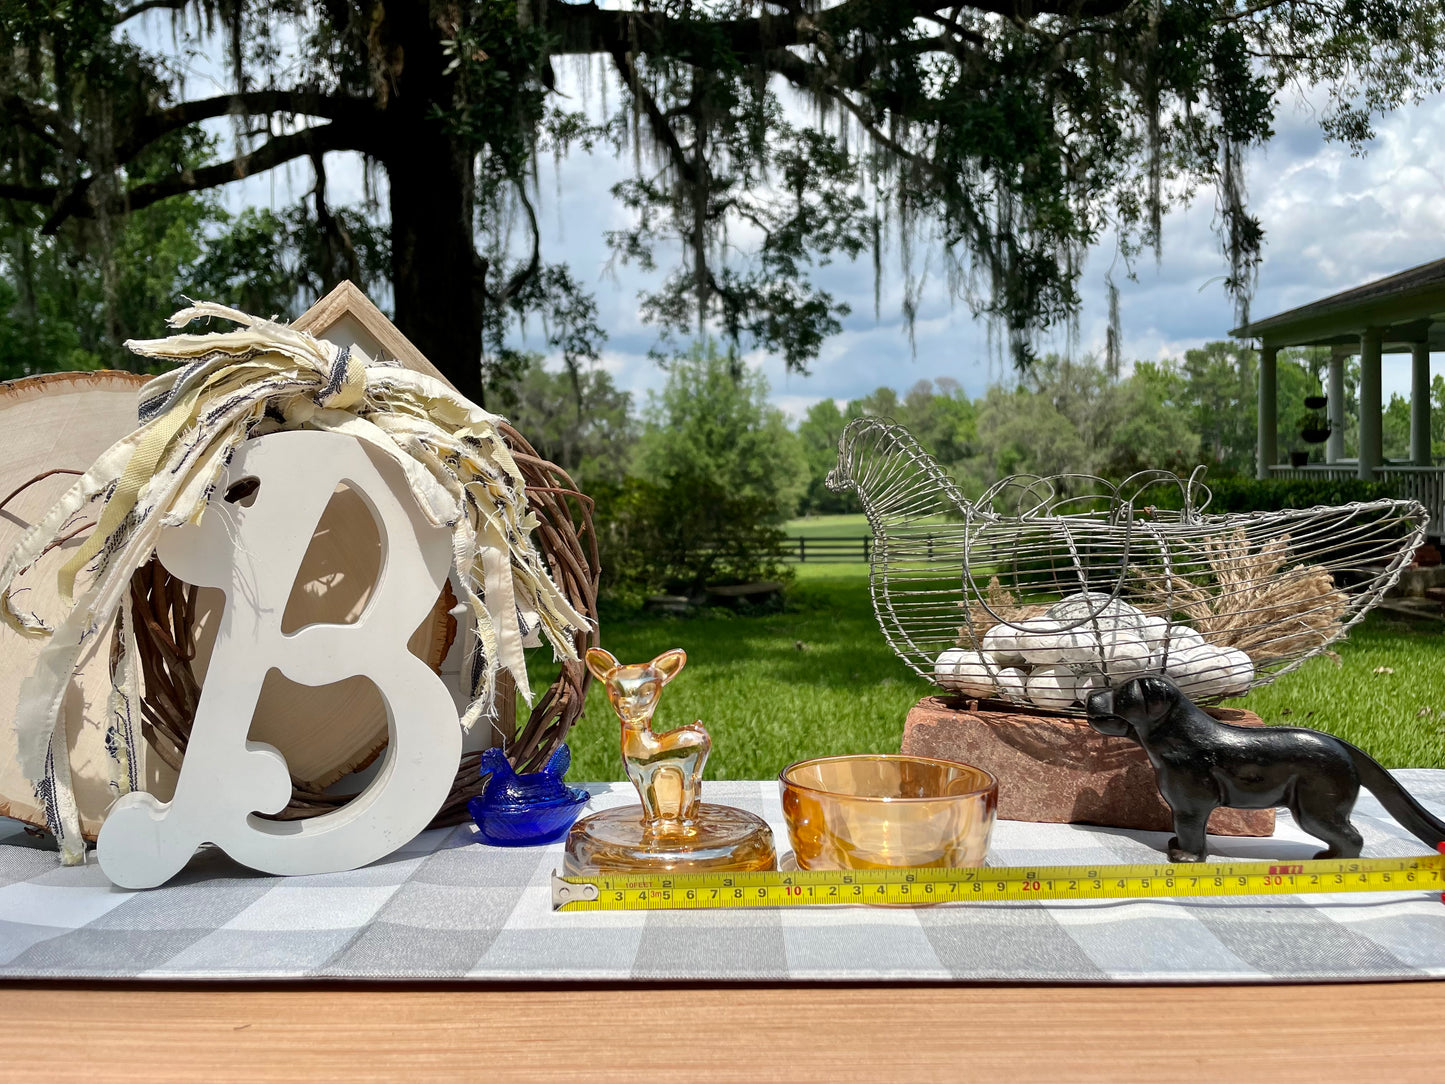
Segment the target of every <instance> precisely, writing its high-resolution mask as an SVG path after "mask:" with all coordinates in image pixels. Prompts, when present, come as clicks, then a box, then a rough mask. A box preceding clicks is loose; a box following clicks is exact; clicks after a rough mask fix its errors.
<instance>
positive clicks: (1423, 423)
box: [1410, 342, 1430, 467]
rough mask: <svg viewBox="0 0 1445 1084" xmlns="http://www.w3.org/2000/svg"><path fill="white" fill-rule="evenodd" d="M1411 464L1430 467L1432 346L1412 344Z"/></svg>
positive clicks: (1426, 343) (1424, 343) (1425, 343)
mask: <svg viewBox="0 0 1445 1084" xmlns="http://www.w3.org/2000/svg"><path fill="white" fill-rule="evenodd" d="M1410 462H1411V463H1413V464H1415V466H1417V467H1428V466H1429V465H1430V344H1429V343H1428V342H1423V343H1411V344H1410Z"/></svg>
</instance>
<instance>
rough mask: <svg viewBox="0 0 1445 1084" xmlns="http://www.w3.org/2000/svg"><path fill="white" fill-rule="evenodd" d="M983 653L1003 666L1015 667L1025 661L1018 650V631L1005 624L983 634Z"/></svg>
mask: <svg viewBox="0 0 1445 1084" xmlns="http://www.w3.org/2000/svg"><path fill="white" fill-rule="evenodd" d="M982 646H983V653H984V654H985V655H992V656H993V659H994V661H995V662H997V663H999V664H1000V665H1001V666H1015V665H1017V664H1018V663H1021V662H1023V661H1024V657H1023V655H1021V654H1020V653H1019V649H1018V630H1017V629H1015V628H1014V627H1013V626H1011V625H1009V624H1007V623H1003V624H998V625H995V626H993V628H991V629H989V630H988V631H987V632H985V633H984V634H983V645H982Z"/></svg>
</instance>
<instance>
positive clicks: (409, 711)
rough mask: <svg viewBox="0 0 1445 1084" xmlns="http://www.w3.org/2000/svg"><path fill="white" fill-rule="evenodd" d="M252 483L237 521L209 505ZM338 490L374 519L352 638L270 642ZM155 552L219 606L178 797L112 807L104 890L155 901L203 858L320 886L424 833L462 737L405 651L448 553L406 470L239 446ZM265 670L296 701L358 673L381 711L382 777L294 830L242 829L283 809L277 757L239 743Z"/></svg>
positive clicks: (349, 446)
mask: <svg viewBox="0 0 1445 1084" xmlns="http://www.w3.org/2000/svg"><path fill="white" fill-rule="evenodd" d="M252 478H253V479H256V480H257V481H259V483H260V487H259V489H257V491H256V496H255V500H254V502H252V503H250V504H249V506H244V505H242V504H240V503H235V504H231V503H227V502H225V501H223V500H222V499H221V497H220V495H221V494H224V493H225V492H226V491H227V490H228V489H229V488H230V487H231V486H233V485H235V484H236V483H237V482H240V481H242V480H244V479H252ZM340 482H345V483H346V484H347V485H348V486H349V487H350V488H351V489H353V490H355V491H356V492H357V493H358V494H359V495H360V496H361V497H362V499H363V500H364V501H365V502H366V504H367V505H368V506H369V507H370V509H371V512H372V514H373V516H374V517H375V518H376V521H377V526H378V528H379V533H380V535H381V539H382V562H381V573H380V577H379V580H378V582H377V584H376V587H375V589H374V590H373V592H372V595H371V598H370V600H369V601H368V603H367V606H366V609H365V611H364V612H363V613H362V614H361V616H360V618H359V619H358V620H357V621H356V622H355V623H353V624H346V625H337V624H314V625H308V626H306V627H305V628H302V629H298V630H297V631H295V632H293V633H290V634H287V633H283V632H282V631H281V617H282V614H283V613H284V612H285V610H286V602H287V600H288V599H289V598H290V595H291V589H292V585H293V584H294V583H295V580H296V576H297V573H298V571H299V569H300V565H301V560H302V558H303V556H304V555H305V553H306V549H307V546H308V545H309V543H310V540H311V536H312V533H313V532H314V530H315V528H316V524H317V522H318V521H319V520H320V518H321V514H322V512H324V511H325V509H326V505H327V504H328V503H329V502H330V500H331V495H332V493H333V492H334V491H335V489H336V486H337V484H338V483H340ZM157 552H158V553H159V554H160V558H161V562H162V563H163V564H164V565H165V566H166V568H168V569H169V570H170V571H171V572H172V573H173V574H174V575H176V576H179V577H180V578H181V579H183V580H185V581H186V582H187V583H193V584H197V585H200V586H205V587H219V588H221V589H223V590H224V591H225V592H226V605H225V609H224V612H223V614H222V617H221V622H220V625H219V628H218V630H217V635H216V646H215V650H214V652H213V654H212V656H211V663H210V666H209V668H208V669H207V673H206V680H205V686H204V688H203V689H202V690H201V699H200V704H199V706H198V708H197V710H196V719H195V723H194V726H193V728H192V731H191V738H190V742H189V744H188V746H187V748H186V754H185V760H184V762H183V763H182V765H181V773H180V778H179V779H178V780H177V782H176V792H175V797H174V798H173V799H172V800H171V801H170V802H168V803H162V802H158V801H157V800H156V799H155V798H153V797H152V796H151V795H149V794H127V795H125V796H124V797H122V798H121V799H120V800H119V801H117V802H116V803H115V805H114V806H112V807H111V810H110V813H109V814H108V816H107V817H106V820H105V823H104V824H103V825H102V826H101V830H100V837H99V840H98V843H97V851H98V856H99V858H100V866H101V869H102V870H104V871H105V874H106V876H107V877H109V878H110V879H111V880H112V881H113V882H115V883H116V884H118V885H121V886H122V887H125V888H151V887H154V886H155V885H159V884H163V883H164V882H165V881H167V880H169V879H170V878H171V877H173V876H174V875H175V874H176V873H178V872H179V871H180V870H181V869H182V868H183V867H184V866H185V864H186V863H187V862H188V861H189V860H190V857H191V855H192V854H193V853H194V852H195V849H196V847H198V846H199V845H200V844H202V843H214V844H216V845H217V846H218V847H220V848H222V849H223V850H225V851H226V853H227V854H229V855H230V856H231V857H232V858H234V859H236V860H237V861H238V862H241V863H244V864H245V865H247V866H251V867H253V868H255V869H259V870H264V871H265V872H267V873H282V874H298V873H332V872H336V871H338V870H345V869H354V868H356V867H357V866H362V865H365V864H366V863H368V862H374V861H376V860H377V859H378V858H381V857H383V856H385V855H387V854H390V853H391V852H392V851H393V850H395V849H396V848H397V847H399V846H401V845H402V844H403V843H406V842H407V841H408V840H410V839H411V838H412V837H413V836H415V835H416V834H417V833H418V832H419V831H421V830H422V829H423V828H424V827H426V824H427V822H428V821H430V820H431V818H432V817H433V816H434V815H435V814H436V811H437V810H438V809H439V808H441V804H442V802H443V801H445V800H446V796H447V793H448V791H449V790H450V788H451V784H452V781H453V779H454V778H455V776H456V770H457V762H458V760H459V759H460V757H461V748H462V745H461V743H462V738H461V729H460V727H459V726H458V724H457V712H456V707H455V705H454V704H453V702H452V698H451V695H450V694H449V693H448V691H447V688H446V686H445V685H444V684H443V683H442V680H441V679H440V678H439V677H437V675H436V674H434V673H432V671H431V670H430V669H429V668H428V667H427V665H426V663H424V662H423V661H422V660H421V659H418V658H417V657H416V656H415V655H413V654H411V652H410V651H408V650H407V640H408V638H409V637H410V636H411V634H412V632H413V631H415V629H416V627H417V626H418V625H419V624H421V621H422V619H423V618H424V617H425V616H426V615H427V613H428V612H430V610H431V609H432V606H433V605H434V603H435V602H436V598H437V595H438V594H439V593H440V592H441V589H442V585H443V583H444V582H445V581H446V577H447V571H448V568H449V567H450V563H451V545H450V536H449V532H448V531H447V530H446V528H444V527H434V526H432V525H431V524H430V523H428V522H427V521H426V520H425V519H424V518H423V517H422V514H421V511H420V509H419V508H417V506H416V502H415V500H414V499H413V498H412V495H411V491H410V489H409V488H408V486H407V484H406V481H405V478H404V476H403V474H402V471H401V468H400V467H399V466H398V465H397V464H396V463H394V462H392V461H391V460H389V459H388V458H387V457H385V456H383V455H381V454H380V453H374V452H369V451H368V450H367V449H366V447H365V445H363V444H362V443H361V442H360V441H358V440H356V439H355V438H353V437H348V436H342V435H340V434H336V433H319V432H308V431H302V432H286V433H274V434H271V435H269V436H265V437H261V438H259V439H257V440H252V441H248V442H246V443H245V444H243V445H241V447H240V448H239V449H237V451H236V455H235V458H234V459H233V461H232V463H231V465H230V467H229V468H228V469H227V471H226V474H225V477H224V478H223V479H222V481H221V484H220V486H219V487H218V489H217V495H216V496H215V497H213V498H212V500H211V505H210V507H209V508H208V509H207V510H206V513H205V515H204V516H203V517H202V520H201V523H200V524H199V525H197V526H187V527H177V528H172V529H169V530H167V531H165V532H163V533H162V535H161V540H160V544H159V546H158V547H157ZM272 668H275V669H277V670H279V671H280V672H281V673H282V674H284V675H285V676H286V677H288V678H290V679H291V680H292V681H296V682H299V683H301V684H303V685H328V684H331V683H332V682H336V681H341V680H342V679H344V678H348V677H351V676H353V675H357V674H360V675H363V676H365V677H367V678H369V679H370V680H371V681H373V682H374V683H375V684H376V686H377V689H378V690H379V691H380V693H381V697H382V700H383V702H384V703H385V704H386V713H387V719H388V726H389V743H388V745H387V749H386V759H385V762H384V764H383V766H382V769H381V771H380V772H379V773H378V775H377V776H376V778H375V779H374V780H373V781H372V782H371V784H370V785H369V786H368V787H367V788H366V789H365V790H364V791H362V792H361V794H359V795H357V797H355V798H354V799H352V800H351V801H350V802H349V803H348V804H346V805H345V806H343V807H342V808H340V809H338V810H336V811H334V812H331V813H326V814H323V815H322V816H319V817H311V818H308V819H305V820H292V821H271V820H265V819H263V818H261V817H257V816H255V814H257V813H276V812H279V811H280V810H281V809H283V808H284V807H285V805H286V803H287V801H288V800H289V799H290V797H291V777H290V774H289V772H288V771H287V768H286V761H285V758H284V757H282V755H281V754H280V753H279V752H278V751H277V750H276V749H275V748H273V747H272V746H269V745H263V744H260V743H258V742H252V741H248V740H247V738H246V735H247V732H248V731H249V729H250V726H251V718H252V715H253V713H254V711H255V708H256V701H257V699H258V697H259V696H260V693H261V684H262V682H263V681H264V680H265V677H266V674H267V672H268V671H269V670H271V669H272Z"/></svg>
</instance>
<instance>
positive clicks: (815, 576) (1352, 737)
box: [532, 517, 1445, 780]
mask: <svg viewBox="0 0 1445 1084" xmlns="http://www.w3.org/2000/svg"><path fill="white" fill-rule="evenodd" d="M828 518H830V519H837V518H844V517H828ZM850 518H851V517H850ZM793 567H794V568H795V569H796V570H797V572H798V578H797V580H796V581H795V582H794V583H793V585H792V586H791V587H790V588H789V590H788V596H787V603H786V608H785V609H784V610H783V611H781V612H775V613H755V614H749V615H738V614H732V613H729V612H727V611H705V612H704V613H703V614H701V615H699V616H695V617H688V618H676V617H653V616H648V617H636V618H631V619H621V620H614V621H611V622H608V623H605V624H604V626H603V629H602V643H603V646H604V647H606V648H607V649H608V650H609V651H611V652H612V653H613V654H614V655H616V656H617V657H618V658H619V659H621V660H622V661H624V662H640V661H644V660H647V659H650V658H653V657H654V656H655V655H658V654H659V653H661V652H663V651H665V650H667V649H668V648H671V647H681V648H683V649H685V650H686V651H687V653H688V665H687V669H685V670H684V671H683V672H682V673H681V674H680V675H679V676H678V678H677V679H676V680H675V681H674V682H673V683H672V684H671V685H669V686H668V688H667V691H666V693H665V694H664V695H663V698H662V703H661V706H660V708H659V710H658V715H657V719H656V723H657V727H658V729H667V728H670V727H674V726H678V725H681V724H683V723H690V722H692V721H693V720H694V719H700V720H702V722H703V723H704V724H706V726H707V727H708V730H709V731H710V732H711V734H712V736H713V752H712V756H711V757H710V758H709V759H708V764H707V777H708V778H710V779H764V778H772V777H773V776H775V775H776V774H777V773H778V771H779V770H781V769H782V768H783V767H785V766H786V765H787V764H788V763H789V762H791V761H793V760H798V759H801V758H804V757H813V756H825V755H829V754H837V753H872V752H878V753H883V752H897V751H898V748H899V743H900V741H901V739H902V735H903V719H904V716H905V715H906V714H907V713H908V709H909V708H910V707H911V706H912V705H913V704H914V702H915V701H917V700H918V699H919V697H922V696H926V695H928V694H929V693H930V692H932V691H933V686H932V685H930V684H928V683H927V682H925V681H923V680H922V679H921V678H919V677H917V676H916V675H915V674H914V673H913V672H912V671H911V670H909V669H908V667H907V666H905V665H904V664H903V662H902V661H901V660H899V659H898V657H897V656H896V655H894V654H893V652H892V650H891V649H890V648H889V647H888V645H887V644H886V643H885V642H884V640H883V634H882V633H881V632H880V631H879V629H878V624H877V621H876V620H875V619H874V616H873V609H872V606H871V604H870V602H869V597H868V579H867V566H866V565H863V564H851V565H813V564H812V563H811V562H810V563H808V564H804V565H795V566H793ZM1338 648H1339V655H1340V662H1339V665H1336V664H1335V663H1334V662H1333V661H1332V660H1330V659H1328V658H1319V659H1313V660H1311V661H1310V662H1309V663H1307V664H1305V665H1304V666H1303V667H1301V668H1300V669H1299V670H1297V671H1295V672H1294V673H1292V674H1288V675H1286V676H1285V677H1283V678H1281V679H1280V680H1279V682H1278V683H1276V684H1274V685H1271V686H1267V687H1265V688H1262V689H1259V690H1256V691H1255V692H1253V693H1251V694H1250V695H1249V696H1248V697H1245V698H1242V699H1240V700H1237V701H1232V703H1234V704H1237V705H1239V706H1242V707H1247V708H1250V709H1251V710H1253V711H1256V712H1258V713H1259V714H1260V715H1261V716H1263V717H1264V718H1265V720H1266V721H1268V722H1271V723H1287V724H1293V725H1300V726H1309V727H1315V728H1317V729H1320V730H1327V731H1330V732H1331V733H1335V734H1339V735H1340V736H1341V737H1343V738H1346V739H1347V740H1349V741H1352V742H1354V743H1355V744H1356V745H1359V746H1360V747H1361V748H1363V749H1365V750H1366V751H1368V752H1369V753H1371V754H1372V755H1374V756H1375V757H1377V758H1378V759H1379V760H1381V761H1382V762H1384V763H1385V764H1386V765H1388V766H1390V767H1430V768H1445V626H1441V625H1440V624H1438V623H1436V624H1433V625H1417V624H1407V623H1404V622H1401V621H1399V620H1397V619H1394V618H1392V617H1390V616H1389V615H1381V614H1379V613H1376V614H1371V615H1370V617H1368V618H1367V619H1366V620H1365V622H1363V623H1362V625H1360V626H1357V627H1356V628H1355V630H1354V631H1353V632H1352V634H1351V636H1350V638H1349V639H1348V640H1347V641H1345V642H1344V643H1343V644H1340V645H1338ZM534 654H537V655H545V654H547V653H546V652H538V653H534ZM1381 667H1384V668H1385V670H1381V671H1380V672H1378V673H1377V672H1376V671H1377V668H1381ZM1388 671H1393V672H1388ZM555 672H556V671H555V668H554V666H553V664H550V663H546V662H545V661H542V660H540V659H539V660H538V662H537V664H536V665H535V668H534V669H533V673H532V680H533V683H534V685H536V686H537V687H542V686H544V685H545V683H547V682H550V681H551V680H552V678H553V676H555ZM571 745H572V752H573V763H574V767H573V771H572V778H574V779H582V780H586V779H621V778H623V774H622V765H621V762H620V759H619V756H618V748H617V747H618V733H617V722H616V717H615V716H614V715H613V714H612V711H611V709H610V708H609V707H608V705H607V702H606V699H605V697H604V695H603V693H602V690H601V689H600V688H598V687H597V686H596V683H594V684H593V688H592V690H591V691H590V693H589V694H588V698H587V710H586V714H585V715H584V716H583V718H582V720H581V721H580V722H579V723H578V724H577V727H576V729H574V730H573V732H572V737H571Z"/></svg>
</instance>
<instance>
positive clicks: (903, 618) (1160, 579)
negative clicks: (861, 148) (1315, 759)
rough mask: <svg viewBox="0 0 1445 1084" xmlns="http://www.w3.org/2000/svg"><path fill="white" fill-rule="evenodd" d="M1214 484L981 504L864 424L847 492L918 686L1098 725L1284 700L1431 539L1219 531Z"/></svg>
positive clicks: (1345, 522) (1020, 494) (1276, 517)
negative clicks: (1281, 684)
mask: <svg viewBox="0 0 1445 1084" xmlns="http://www.w3.org/2000/svg"><path fill="white" fill-rule="evenodd" d="M1203 473H1204V469H1203V468H1202V467H1201V468H1199V469H1197V470H1195V472H1194V474H1193V475H1192V476H1191V477H1190V478H1188V479H1184V478H1180V477H1178V476H1177V475H1174V474H1170V473H1168V472H1165V471H1147V472H1143V473H1140V474H1136V475H1134V476H1132V477H1130V478H1128V479H1126V480H1125V481H1123V482H1122V483H1119V484H1117V485H1115V484H1113V483H1110V482H1107V481H1105V480H1104V479H1101V478H1095V477H1092V476H1088V475H1056V476H1053V477H1047V478H1041V477H1036V476H1032V475H1016V476H1012V477H1009V478H1005V479H1003V480H1002V481H1000V482H998V483H997V484H995V485H994V486H993V487H992V488H990V489H989V490H988V491H987V492H985V493H984V494H983V495H982V496H981V497H980V498H979V499H978V500H976V501H970V500H969V499H967V498H966V497H964V496H963V494H962V493H961V492H960V491H959V489H958V487H957V485H956V484H955V483H954V481H953V480H952V479H951V478H950V477H949V476H948V475H947V474H946V473H945V472H944V471H943V469H942V468H941V467H939V465H938V463H937V462H936V461H935V460H934V459H933V458H932V457H931V456H929V455H928V454H927V453H926V452H924V451H923V449H922V448H921V447H919V445H918V442H917V441H916V440H915V439H914V438H913V436H912V435H911V434H910V433H909V432H908V431H907V430H906V429H904V428H903V427H902V426H899V425H894V424H890V423H888V422H885V421H882V420H879V419H877V418H861V419H858V420H857V421H854V422H852V423H851V424H849V426H848V427H847V428H846V429H845V430H844V432H843V435H842V437H841V439H840V440H839V442H838V466H837V468H836V469H835V470H834V471H833V472H832V473H831V474H830V475H829V477H828V485H829V487H830V488H832V489H834V490H844V489H854V490H856V491H857V494H858V498H859V500H860V502H861V503H862V505H863V510H864V511H865V512H866V513H867V516H868V522H869V523H870V525H871V526H872V530H873V535H874V540H873V549H872V559H871V567H870V570H869V582H870V587H871V590H872V596H873V608H874V612H875V613H876V614H877V617H878V621H879V624H880V625H881V626H882V628H883V634H884V636H885V637H886V638H887V640H888V642H889V644H890V645H891V646H892V647H893V650H894V651H896V652H897V653H898V655H899V656H900V657H901V658H902V659H903V660H904V661H905V662H906V663H908V665H909V666H910V667H912V668H913V669H914V670H915V671H917V672H918V673H919V674H920V675H922V676H923V677H924V678H926V679H928V680H930V681H932V682H934V683H936V684H937V685H939V686H941V687H943V688H944V689H947V690H949V691H950V692H953V693H957V694H960V695H963V696H967V697H973V698H977V699H986V700H1000V701H1004V702H1007V703H1009V704H1012V705H1016V706H1019V707H1023V708H1025V709H1027V710H1031V711H1056V712H1065V713H1072V714H1081V713H1082V712H1083V710H1084V708H1083V705H1084V702H1085V701H1086V700H1087V698H1088V695H1089V693H1090V692H1091V691H1093V690H1094V689H1099V688H1105V687H1108V686H1111V685H1116V684H1119V683H1121V682H1124V681H1127V680H1129V679H1130V678H1133V677H1137V676H1140V675H1143V674H1159V673H1162V674H1164V675H1165V676H1166V677H1169V678H1170V679H1171V680H1173V681H1174V683H1175V684H1176V685H1178V686H1179V688H1180V689H1181V690H1182V691H1183V692H1184V693H1185V694H1186V695H1187V696H1189V697H1190V698H1191V699H1193V700H1195V701H1196V702H1202V703H1210V702H1214V701H1217V700H1221V699H1224V698H1226V697H1231V696H1238V695H1240V694H1242V693H1244V692H1247V691H1248V690H1249V689H1251V688H1254V687H1256V686H1259V685H1266V684H1269V683H1270V682H1272V681H1274V680H1275V679H1276V678H1278V677H1279V676H1280V675H1282V674H1285V673H1288V672H1289V671H1291V670H1293V669H1295V668H1296V667H1298V666H1299V665H1300V664H1301V663H1302V662H1304V661H1305V660H1306V659H1308V658H1310V657H1312V656H1314V655H1319V654H1321V653H1323V652H1325V651H1326V650H1327V649H1328V648H1329V646H1330V645H1331V644H1332V643H1334V642H1335V641H1336V640H1338V639H1339V638H1340V637H1342V636H1343V635H1345V633H1346V632H1347V631H1348V630H1349V628H1350V627H1351V626H1352V625H1354V624H1355V622H1357V621H1359V620H1360V618H1361V617H1363V616H1364V615H1365V613H1366V612H1367V611H1368V610H1369V609H1370V608H1371V607H1372V606H1374V605H1375V604H1376V603H1377V602H1378V601H1379V600H1380V599H1381V598H1382V597H1383V596H1384V594H1385V592H1386V591H1388V590H1389V588H1390V587H1391V586H1392V585H1393V584H1394V583H1395V582H1396V580H1398V579H1399V577H1400V573H1401V571H1402V570H1403V569H1404V568H1405V566H1406V565H1407V564H1409V562H1410V559H1411V556H1412V555H1413V553H1414V552H1415V549H1416V547H1417V546H1419V544H1420V543H1421V541H1422V540H1423V538H1424V533H1425V527H1426V523H1427V521H1428V516H1427V515H1426V512H1425V508H1424V506H1423V505H1421V504H1420V503H1419V502H1417V501H1410V500H1378V501H1371V502H1368V503H1356V504H1347V505H1341V506H1338V507H1315V508H1305V509H1287V510H1284V511H1278V512H1248V513H1228V514H1221V515H1206V514H1205V509H1206V508H1207V507H1208V504H1209V501H1210V492H1209V489H1208V487H1207V486H1205V485H1204V483H1203V480H1202V478H1203ZM1166 493H1169V494H1170V495H1171V497H1172V499H1166V497H1165V494H1166ZM1156 502H1157V503H1156ZM1166 503H1167V504H1171V505H1179V506H1180V507H1175V508H1170V507H1160V505H1161V504H1166Z"/></svg>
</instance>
